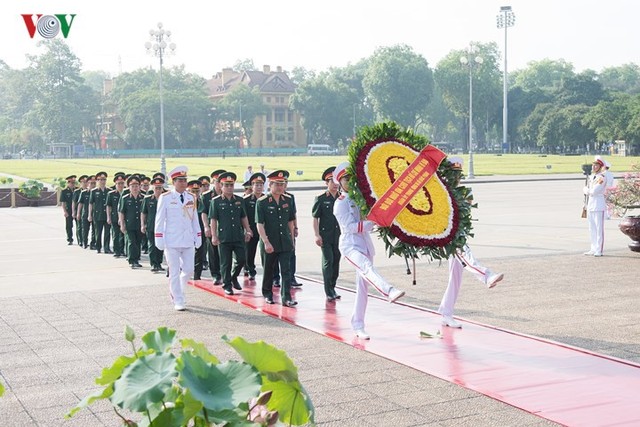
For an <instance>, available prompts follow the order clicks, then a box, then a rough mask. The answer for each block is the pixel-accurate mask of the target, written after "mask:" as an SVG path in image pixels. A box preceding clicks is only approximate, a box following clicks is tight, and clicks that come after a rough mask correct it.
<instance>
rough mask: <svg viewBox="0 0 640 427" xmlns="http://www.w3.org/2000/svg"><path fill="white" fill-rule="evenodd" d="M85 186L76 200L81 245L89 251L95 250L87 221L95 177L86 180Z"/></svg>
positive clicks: (92, 234)
mask: <svg viewBox="0 0 640 427" xmlns="http://www.w3.org/2000/svg"><path fill="white" fill-rule="evenodd" d="M87 184H88V185H87V187H86V188H85V189H84V190H82V192H81V193H80V198H79V199H78V211H79V213H80V218H81V219H82V245H83V246H84V248H85V249H87V247H89V248H90V249H91V250H94V249H95V248H96V247H95V244H96V243H95V236H94V233H93V231H92V230H93V229H92V227H91V222H90V221H89V200H90V198H91V190H93V189H94V188H96V177H95V175H91V176H89V178H87Z"/></svg>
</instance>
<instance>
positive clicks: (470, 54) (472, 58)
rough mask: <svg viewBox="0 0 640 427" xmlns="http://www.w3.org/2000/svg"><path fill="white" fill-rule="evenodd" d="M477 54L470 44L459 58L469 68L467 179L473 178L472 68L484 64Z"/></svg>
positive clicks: (475, 48)
mask: <svg viewBox="0 0 640 427" xmlns="http://www.w3.org/2000/svg"><path fill="white" fill-rule="evenodd" d="M477 52H478V48H477V46H475V45H474V44H473V43H470V44H469V47H468V48H467V50H466V54H465V55H464V56H461V57H460V63H461V64H462V65H465V66H468V67H469V173H468V174H467V178H469V179H473V178H475V175H474V173H473V66H474V64H477V65H481V64H482V62H484V61H483V59H482V57H481V56H476V53H477Z"/></svg>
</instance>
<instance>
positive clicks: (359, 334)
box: [355, 329, 371, 340]
mask: <svg viewBox="0 0 640 427" xmlns="http://www.w3.org/2000/svg"><path fill="white" fill-rule="evenodd" d="M355 333H356V336H357V337H358V338H362V339H363V340H370V339H371V337H370V336H369V334H368V333H366V332H365V331H364V329H358V330H357V331H355Z"/></svg>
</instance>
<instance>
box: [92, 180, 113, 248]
mask: <svg viewBox="0 0 640 427" xmlns="http://www.w3.org/2000/svg"><path fill="white" fill-rule="evenodd" d="M96 181H97V182H98V185H97V187H96V188H94V189H93V190H91V196H90V197H89V222H90V223H92V224H93V234H94V236H95V241H96V250H97V251H98V253H100V252H101V250H102V248H103V246H104V253H105V254H110V253H112V252H111V249H109V246H110V244H109V242H110V241H111V226H110V225H109V224H108V223H107V195H108V194H109V190H108V189H107V173H106V172H98V173H97V174H96Z"/></svg>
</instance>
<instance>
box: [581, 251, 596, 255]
mask: <svg viewBox="0 0 640 427" xmlns="http://www.w3.org/2000/svg"><path fill="white" fill-rule="evenodd" d="M582 255H593V251H588V252H585V253H583V254H582Z"/></svg>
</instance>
